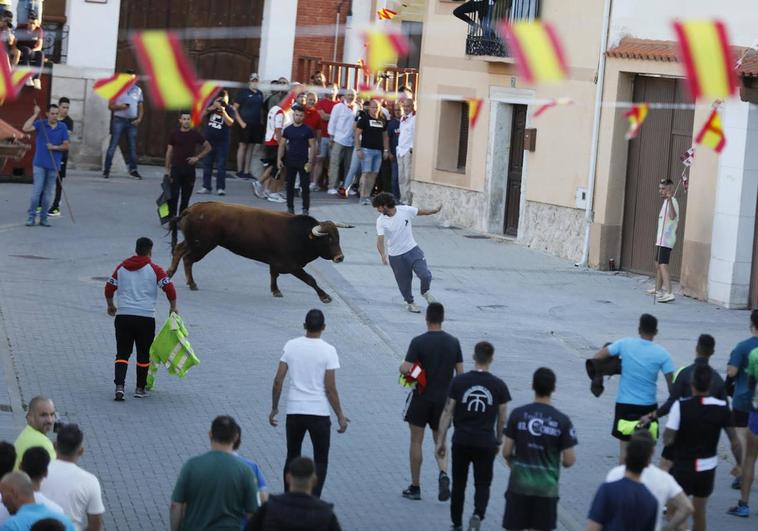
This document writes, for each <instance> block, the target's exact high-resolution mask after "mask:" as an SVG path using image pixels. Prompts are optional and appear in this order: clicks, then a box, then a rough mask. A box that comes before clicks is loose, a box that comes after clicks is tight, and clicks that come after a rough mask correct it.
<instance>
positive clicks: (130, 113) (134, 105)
mask: <svg viewBox="0 0 758 531" xmlns="http://www.w3.org/2000/svg"><path fill="white" fill-rule="evenodd" d="M143 101H144V97H143V96H142V89H141V88H139V87H138V86H137V85H132V87H131V88H130V89H129V90H127V91H126V92H124V93H123V94H122V95H121V96H119V97H118V98H116V101H115V102H114V103H116V104H117V105H121V104H124V103H128V104H129V107H127V108H126V109H124V110H122V111H113V114H114V115H115V116H118V117H119V118H126V119H128V120H134V119H135V118H137V116H139V104H140V103H142V102H143Z"/></svg>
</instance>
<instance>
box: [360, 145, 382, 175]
mask: <svg viewBox="0 0 758 531" xmlns="http://www.w3.org/2000/svg"><path fill="white" fill-rule="evenodd" d="M361 167H362V168H363V173H379V170H380V169H381V167H382V150H381V149H370V148H364V149H363V164H362V165H361Z"/></svg>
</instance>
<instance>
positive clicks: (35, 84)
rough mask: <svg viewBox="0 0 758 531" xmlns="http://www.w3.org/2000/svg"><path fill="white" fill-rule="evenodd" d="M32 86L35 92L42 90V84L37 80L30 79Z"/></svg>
mask: <svg viewBox="0 0 758 531" xmlns="http://www.w3.org/2000/svg"><path fill="white" fill-rule="evenodd" d="M32 86H33V87H34V88H35V89H37V90H42V82H41V81H40V80H39V78H37V79H32Z"/></svg>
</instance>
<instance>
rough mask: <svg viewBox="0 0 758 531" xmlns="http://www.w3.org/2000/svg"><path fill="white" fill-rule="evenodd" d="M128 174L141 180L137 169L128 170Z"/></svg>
mask: <svg viewBox="0 0 758 531" xmlns="http://www.w3.org/2000/svg"><path fill="white" fill-rule="evenodd" d="M129 175H131V176H132V177H134V178H135V179H137V180H138V181H141V180H142V175H140V174H139V172H138V171H137V170H132V171H130V172H129Z"/></svg>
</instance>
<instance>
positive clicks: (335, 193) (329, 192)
mask: <svg viewBox="0 0 758 531" xmlns="http://www.w3.org/2000/svg"><path fill="white" fill-rule="evenodd" d="M326 193H327V194H329V195H337V189H336V188H329V189H328V190H327V191H326Z"/></svg>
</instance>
